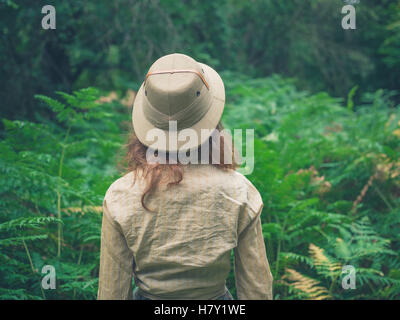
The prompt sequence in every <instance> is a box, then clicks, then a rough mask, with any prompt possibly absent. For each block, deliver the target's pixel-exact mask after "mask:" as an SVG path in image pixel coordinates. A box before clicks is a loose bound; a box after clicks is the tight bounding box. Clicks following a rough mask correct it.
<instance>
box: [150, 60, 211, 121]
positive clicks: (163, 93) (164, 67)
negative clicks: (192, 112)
mask: <svg viewBox="0 0 400 320" xmlns="http://www.w3.org/2000/svg"><path fill="white" fill-rule="evenodd" d="M179 70H181V71H184V70H192V71H193V72H175V73H174V72H173V71H179ZM163 71H171V72H170V73H158V72H163ZM196 72H198V73H200V74H203V75H204V70H203V69H202V68H201V66H200V65H199V64H198V63H197V62H196V61H195V60H194V59H193V58H191V57H189V56H186V55H184V54H178V53H175V54H170V55H167V56H164V57H161V58H160V59H158V60H157V61H156V62H154V64H153V65H152V66H151V67H150V69H149V73H148V74H149V75H150V76H148V78H147V79H146V82H145V86H144V89H145V96H146V98H147V100H148V102H149V103H150V104H151V106H152V107H153V108H155V109H156V110H157V111H159V112H160V113H162V114H164V115H166V116H173V115H174V114H176V113H178V112H180V111H182V110H184V109H185V108H187V107H188V106H190V105H192V104H193V103H194V102H195V100H196V99H199V97H200V95H204V94H209V92H207V91H208V90H204V89H205V88H206V87H205V84H204V83H203V81H202V79H201V77H200V76H199V75H198V74H196ZM204 76H205V75H204Z"/></svg>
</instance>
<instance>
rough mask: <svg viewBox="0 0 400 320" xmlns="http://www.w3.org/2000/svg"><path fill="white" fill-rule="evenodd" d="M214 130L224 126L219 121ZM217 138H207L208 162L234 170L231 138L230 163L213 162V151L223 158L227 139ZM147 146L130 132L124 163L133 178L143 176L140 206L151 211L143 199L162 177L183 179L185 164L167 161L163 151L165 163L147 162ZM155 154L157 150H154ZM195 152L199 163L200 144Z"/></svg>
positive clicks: (175, 180) (169, 180)
mask: <svg viewBox="0 0 400 320" xmlns="http://www.w3.org/2000/svg"><path fill="white" fill-rule="evenodd" d="M216 130H217V131H218V133H221V132H222V131H223V130H224V128H223V126H222V124H221V122H220V123H219V124H218V126H217V128H216ZM217 136H218V139H219V143H216V141H214V140H213V135H211V136H210V138H209V139H208V145H209V152H208V155H209V159H208V163H210V164H212V165H214V166H216V167H218V168H220V169H222V170H235V169H236V168H237V167H238V166H239V165H238V162H237V161H236V160H237V157H238V154H237V153H236V151H235V149H234V147H233V143H232V140H231V138H230V137H229V139H230V140H231V141H229V146H231V147H230V148H229V149H228V150H229V152H230V153H231V154H230V155H229V156H230V159H231V161H229V162H230V163H225V161H223V162H222V163H221V162H218V163H214V162H213V159H212V156H213V152H214V153H215V152H219V159H225V157H224V156H225V155H224V151H225V145H226V141H225V139H227V136H226V135H222V134H220V135H217ZM217 146H218V147H219V150H216V147H217ZM148 148H149V147H147V146H145V145H144V144H142V143H141V142H140V140H139V139H138V138H137V136H136V135H135V134H134V132H132V133H131V134H130V137H129V141H128V144H127V145H126V150H127V152H126V156H125V159H124V160H125V163H126V167H127V168H126V169H127V172H134V173H135V175H134V176H135V179H136V178H137V177H138V176H140V177H141V178H144V180H145V181H146V187H145V190H144V192H143V194H142V198H141V202H142V206H143V207H144V208H145V209H146V210H148V211H151V210H150V209H149V208H148V207H147V206H146V204H145V199H146V198H147V197H148V196H149V195H150V194H151V193H152V192H153V191H154V190H155V188H156V187H157V186H158V184H159V183H160V181H161V180H162V179H166V181H167V185H168V186H170V185H176V184H179V183H180V182H181V181H182V179H183V167H182V166H184V165H185V164H182V163H180V162H179V160H178V161H177V163H169V159H170V154H169V153H168V152H167V153H164V154H163V156H164V157H165V159H166V164H163V163H149V162H148V161H147V159H146V153H147V150H148ZM155 153H156V154H157V151H156V152H155ZM197 154H198V155H199V163H200V160H201V146H199V147H198V150H197Z"/></svg>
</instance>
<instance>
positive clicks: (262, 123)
mask: <svg viewBox="0 0 400 320" xmlns="http://www.w3.org/2000/svg"><path fill="white" fill-rule="evenodd" d="M224 78H225V83H226V87H227V92H228V104H227V106H226V112H225V115H224V118H223V121H224V124H225V126H227V127H229V128H240V127H241V128H255V135H256V141H255V166H254V172H253V173H252V174H251V175H250V176H249V178H250V180H251V181H252V182H253V183H254V184H255V186H256V187H257V188H258V190H260V192H261V194H262V197H263V200H264V210H263V215H262V221H263V234H264V237H265V241H266V248H267V253H268V258H269V261H270V264H271V270H272V272H273V275H274V278H275V287H274V295H275V298H277V299H368V298H369V299H382V298H386V299H399V298H400V286H399V284H400V283H399V272H398V270H399V265H400V259H399V250H400V242H399V240H400V238H399V230H400V221H399V212H400V211H399V204H400V201H399V198H398V194H399V190H400V189H399V188H400V180H399V179H400V163H399V162H398V159H399V156H400V139H399V138H400V135H399V131H398V128H399V126H400V123H399V120H400V112H399V109H398V108H393V107H392V102H391V98H390V97H391V95H392V93H391V92H386V91H382V90H379V91H377V92H376V93H374V94H366V95H364V97H363V99H362V101H363V103H362V104H359V105H353V104H352V103H350V104H349V102H347V105H343V104H344V101H342V100H341V99H335V98H332V97H330V96H329V95H328V94H326V93H318V94H314V95H310V94H307V93H305V92H301V91H298V90H296V88H295V86H294V82H293V81H291V80H287V79H283V78H281V77H280V76H273V77H270V78H267V79H249V78H247V77H244V76H240V75H235V74H231V73H225V74H224ZM354 91H355V88H353V90H351V92H350V93H349V101H351V97H352V95H353V94H354ZM349 106H351V107H349ZM371 177H373V179H372V180H371ZM370 180H371V181H372V183H371V184H368V182H369V181H370ZM316 248H317V249H316ZM309 250H310V255H309V254H308V251H309ZM317 253H318V254H317ZM348 264H349V265H353V266H354V267H355V269H356V284H357V289H356V290H344V289H343V288H342V286H341V281H342V274H341V273H342V268H341V266H344V265H348Z"/></svg>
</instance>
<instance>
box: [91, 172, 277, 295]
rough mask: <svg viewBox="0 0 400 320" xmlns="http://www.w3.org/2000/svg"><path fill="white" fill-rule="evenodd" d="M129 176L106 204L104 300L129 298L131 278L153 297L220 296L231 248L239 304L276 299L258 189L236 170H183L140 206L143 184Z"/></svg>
mask: <svg viewBox="0 0 400 320" xmlns="http://www.w3.org/2000/svg"><path fill="white" fill-rule="evenodd" d="M133 181H134V174H133V173H129V174H127V175H125V176H124V177H122V178H120V179H118V180H117V181H115V182H114V183H113V184H112V185H111V186H110V188H109V189H108V191H107V193H106V196H105V199H104V203H103V225H102V234H101V257H100V275H99V290H98V299H131V298H132V277H134V278H135V284H136V285H137V286H138V287H139V288H140V290H141V292H142V293H143V295H145V296H147V297H149V298H152V299H215V298H216V297H218V296H220V295H222V294H223V293H224V291H225V280H226V278H227V277H228V274H229V271H230V257H231V250H234V255H235V281H236V288H237V296H238V298H239V299H272V275H271V272H270V268H269V264H268V260H267V256H266V250H265V244H264V239H263V235H262V230H261V220H260V214H261V211H262V206H263V203H262V200H261V196H260V194H259V192H258V191H257V189H256V188H255V187H254V186H253V185H252V184H251V183H250V182H249V180H247V179H246V178H245V177H244V176H243V175H241V174H239V173H238V172H236V171H233V170H230V171H225V170H221V169H218V168H216V167H214V166H211V165H188V166H185V167H184V177H183V180H182V181H181V183H179V184H178V185H175V186H169V187H166V186H165V185H161V186H160V187H159V188H158V190H156V191H155V192H154V193H153V194H152V195H151V196H150V197H148V198H147V201H146V204H147V205H148V206H149V207H150V208H151V209H152V211H153V212H149V211H146V210H145V209H144V208H143V207H142V204H141V201H140V199H141V195H142V193H143V189H144V185H143V181H140V180H139V179H137V180H136V182H135V184H133Z"/></svg>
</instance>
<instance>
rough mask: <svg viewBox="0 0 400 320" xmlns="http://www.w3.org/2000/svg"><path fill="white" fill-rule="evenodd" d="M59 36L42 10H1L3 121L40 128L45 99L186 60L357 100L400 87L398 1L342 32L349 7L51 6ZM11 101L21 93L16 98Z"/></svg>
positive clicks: (7, 4)
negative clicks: (41, 98)
mask: <svg viewBox="0 0 400 320" xmlns="http://www.w3.org/2000/svg"><path fill="white" fill-rule="evenodd" d="M51 3H52V5H53V6H54V7H55V8H56V13H57V20H56V21H57V25H56V28H57V29H56V31H54V30H43V29H42V28H41V25H40V23H41V19H42V18H43V16H44V15H43V14H42V13H41V8H42V6H43V5H44V4H43V3H40V2H37V1H36V2H35V1H27V0H20V1H11V0H2V1H0V16H1V19H0V33H1V46H0V70H1V72H0V77H1V79H2V83H3V85H2V88H1V91H0V101H1V102H2V108H1V109H0V116H1V117H6V118H8V119H32V118H33V115H34V114H35V113H37V111H40V112H41V113H42V114H46V111H47V109H43V108H42V107H41V105H39V104H38V103H37V101H35V100H34V99H33V96H34V94H37V93H40V94H44V95H49V96H52V95H53V93H54V92H55V91H57V90H63V91H68V92H70V91H72V90H74V89H77V88H82V87H87V86H96V87H100V88H103V89H107V90H115V89H118V90H126V89H128V88H132V87H134V86H135V85H137V84H139V83H141V81H142V80H143V78H144V75H145V73H146V71H147V69H148V68H149V66H150V65H151V64H152V63H153V62H154V61H155V60H156V59H158V58H159V57H161V56H163V55H166V54H169V53H172V52H181V53H185V54H189V55H191V56H193V57H194V58H195V59H197V60H199V61H201V62H205V63H208V64H210V65H211V66H213V67H215V68H216V69H217V70H233V71H238V72H241V73H244V74H247V75H251V76H254V77H265V76H269V75H271V74H273V73H279V74H283V75H285V76H287V77H296V78H298V79H301V82H300V83H299V84H300V85H301V87H302V88H306V89H307V90H310V91H312V92H318V91H320V90H326V91H328V92H329V93H330V94H333V95H334V96H341V97H343V98H344V97H346V95H347V93H348V92H349V91H350V89H351V88H353V87H354V86H355V85H356V84H358V85H359V87H360V89H359V91H358V94H357V96H355V99H356V100H357V99H358V98H359V97H358V95H361V93H364V92H368V91H375V90H377V89H379V88H388V89H397V88H398V83H399V81H400V79H399V74H400V72H399V71H400V60H399V56H400V54H399V52H400V49H399V43H400V41H399V37H400V27H399V21H400V18H399V15H400V10H399V8H400V7H399V6H400V4H399V3H400V2H399V0H379V1H378V0H363V1H362V3H359V4H356V5H355V8H356V13H357V29H356V30H343V29H342V27H341V18H342V17H343V16H344V15H342V14H341V10H342V8H343V6H344V5H345V3H344V1H343V0H330V1H327V0H310V1H302V0H296V1H284V2H283V1H276V0H253V1H248V0H220V1H200V0H187V1H175V0H163V1H160V0H152V1H148V0H135V1H133V0H118V1H103V2H99V1H93V0H92V1H87V0H75V1H60V0H58V1H52V2H51ZM10 93H12V94H10Z"/></svg>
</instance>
